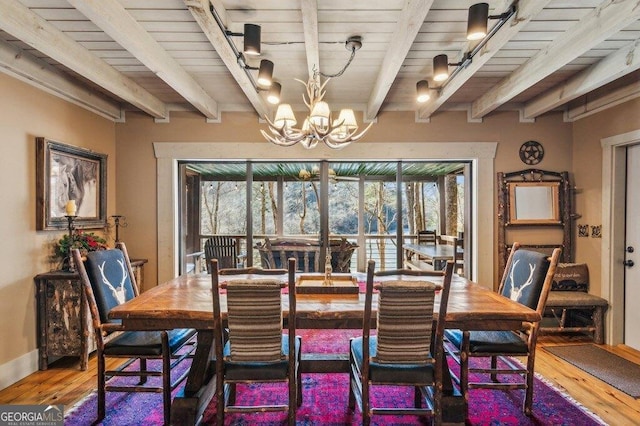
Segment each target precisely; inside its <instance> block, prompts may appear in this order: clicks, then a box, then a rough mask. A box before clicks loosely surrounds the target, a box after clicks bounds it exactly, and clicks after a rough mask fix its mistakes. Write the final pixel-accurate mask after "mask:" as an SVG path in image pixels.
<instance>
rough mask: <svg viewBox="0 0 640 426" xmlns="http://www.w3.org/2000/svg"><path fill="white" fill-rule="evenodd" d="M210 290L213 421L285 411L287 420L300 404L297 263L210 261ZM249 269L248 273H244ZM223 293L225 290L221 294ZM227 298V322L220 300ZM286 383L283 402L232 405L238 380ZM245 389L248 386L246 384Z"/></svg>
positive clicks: (290, 422)
mask: <svg viewBox="0 0 640 426" xmlns="http://www.w3.org/2000/svg"><path fill="white" fill-rule="evenodd" d="M211 271H212V272H211V292H212V296H213V325H214V330H213V331H214V339H215V340H214V346H215V358H216V361H215V372H216V396H217V406H216V410H217V411H216V422H217V424H218V425H222V424H224V416H225V413H232V412H242V413H248V412H266V411H286V412H287V413H288V421H289V424H290V425H295V423H296V410H297V407H299V406H300V405H301V404H302V388H301V379H302V377H301V372H300V359H301V345H302V339H301V338H300V337H299V336H296V322H295V320H292V319H294V318H295V316H296V287H295V271H296V262H295V260H294V259H289V261H288V269H258V268H251V269H245V270H238V269H220V270H219V269H218V262H217V260H216V259H213V260H212V261H211ZM247 272H249V274H247ZM283 289H287V290H288V302H289V303H288V305H289V306H288V308H285V309H286V310H287V314H288V317H287V326H286V331H287V332H286V333H283V331H284V330H283V306H282V305H283V304H282V295H281V292H282V290H283ZM223 292H225V294H223ZM223 299H226V306H227V315H226V323H225V321H224V319H223V317H222V310H221V300H223ZM257 382H284V383H287V390H288V393H287V403H286V404H277V405H269V404H264V405H252V406H243V405H237V404H236V390H237V389H236V385H237V384H239V383H248V384H251V383H257ZM247 391H249V389H247Z"/></svg>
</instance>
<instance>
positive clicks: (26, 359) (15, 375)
mask: <svg viewBox="0 0 640 426" xmlns="http://www.w3.org/2000/svg"><path fill="white" fill-rule="evenodd" d="M36 371H38V350H37V349H36V350H33V351H31V352H27V353H26V354H24V355H22V356H21V357H18V358H15V359H13V360H11V361H9V362H6V363H4V364H2V365H0V390H2V389H5V388H7V387H9V386H11V385H12V384H14V383H15V382H17V381H18V380H21V379H24V378H25V377H27V376H28V375H29V374H31V373H34V372H36Z"/></svg>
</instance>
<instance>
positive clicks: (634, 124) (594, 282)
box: [572, 99, 640, 298]
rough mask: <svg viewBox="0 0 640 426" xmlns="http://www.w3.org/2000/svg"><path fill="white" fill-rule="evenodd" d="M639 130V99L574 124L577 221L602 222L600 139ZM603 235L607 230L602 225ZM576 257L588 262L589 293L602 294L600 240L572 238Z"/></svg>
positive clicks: (582, 222) (580, 222) (604, 295)
mask: <svg viewBox="0 0 640 426" xmlns="http://www.w3.org/2000/svg"><path fill="white" fill-rule="evenodd" d="M638 129H640V99H635V100H631V101H629V102H626V103H623V104H621V105H618V106H615V107H613V108H610V109H608V110H605V111H603V112H600V113H598V114H594V115H592V116H589V117H587V118H584V119H582V120H578V121H576V122H575V123H574V124H573V136H572V139H573V159H574V161H573V167H572V168H573V174H574V176H575V182H576V187H577V191H576V196H575V204H576V213H578V214H580V215H581V217H580V218H579V219H577V221H576V223H577V224H588V225H602V146H601V140H602V139H604V138H607V137H610V136H615V135H619V134H623V133H627V132H630V131H633V130H638ZM602 232H603V234H604V233H607V232H608V229H606V228H605V227H603V229H602ZM575 241H576V260H577V261H580V262H588V264H589V277H590V281H591V290H590V292H592V293H594V294H597V295H602V296H603V297H605V298H606V297H607V295H606V294H601V282H600V281H601V280H600V276H601V269H602V261H603V259H602V246H601V244H602V240H601V239H600V238H592V237H589V238H577V237H576V238H575Z"/></svg>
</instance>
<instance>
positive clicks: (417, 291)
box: [363, 261, 453, 364]
mask: <svg viewBox="0 0 640 426" xmlns="http://www.w3.org/2000/svg"><path fill="white" fill-rule="evenodd" d="M374 267H375V263H373V261H370V262H369V265H368V269H367V286H366V294H365V318H364V327H363V340H366V343H364V344H363V350H365V355H366V356H367V357H368V355H369V354H368V349H367V348H368V340H369V334H370V330H369V327H370V323H371V315H372V313H371V306H370V305H371V303H372V299H373V296H372V293H373V289H374V285H373V281H374V276H375V275H376V274H374V273H373V272H371V270H373V269H374ZM452 271H453V262H447V266H446V267H445V270H444V273H442V272H440V271H425V272H428V274H424V275H423V274H420V275H423V276H425V277H428V276H434V277H438V276H440V277H444V278H443V279H442V281H443V284H442V290H441V292H440V295H441V298H440V308H439V313H438V316H437V321H436V322H435V324H436V330H435V333H434V330H433V326H434V319H436V318H434V312H433V311H434V300H435V294H436V285H435V284H434V283H432V282H430V281H427V280H417V279H415V278H414V279H402V275H399V277H398V279H393V280H389V281H383V282H382V283H381V284H379V285H377V286H376V288H378V289H379V292H380V294H379V298H378V313H377V315H378V316H377V324H378V330H377V339H378V346H377V353H376V357H375V359H372V360H373V361H375V362H379V363H401V364H407V363H408V364H424V363H427V362H433V360H434V359H441V358H439V357H440V355H442V354H441V350H442V337H443V335H444V318H445V316H446V312H447V304H448V300H449V289H450V285H451V275H452ZM394 272H402V270H398V271H394ZM403 275H411V276H416V275H417V274H414V273H412V274H403ZM378 276H384V274H383V275H378ZM433 337H435V339H436V341H435V342H432V338H433ZM433 348H436V351H437V352H438V353H437V354H436V353H434V352H433Z"/></svg>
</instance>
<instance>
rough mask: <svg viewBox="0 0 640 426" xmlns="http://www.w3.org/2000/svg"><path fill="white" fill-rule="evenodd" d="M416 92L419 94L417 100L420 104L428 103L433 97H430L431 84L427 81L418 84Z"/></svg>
mask: <svg viewBox="0 0 640 426" xmlns="http://www.w3.org/2000/svg"><path fill="white" fill-rule="evenodd" d="M416 91H417V93H418V97H417V100H418V102H420V103H424V102H427V101H428V100H429V98H430V97H431V96H430V95H429V82H428V81H427V80H420V81H419V82H418V84H416Z"/></svg>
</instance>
